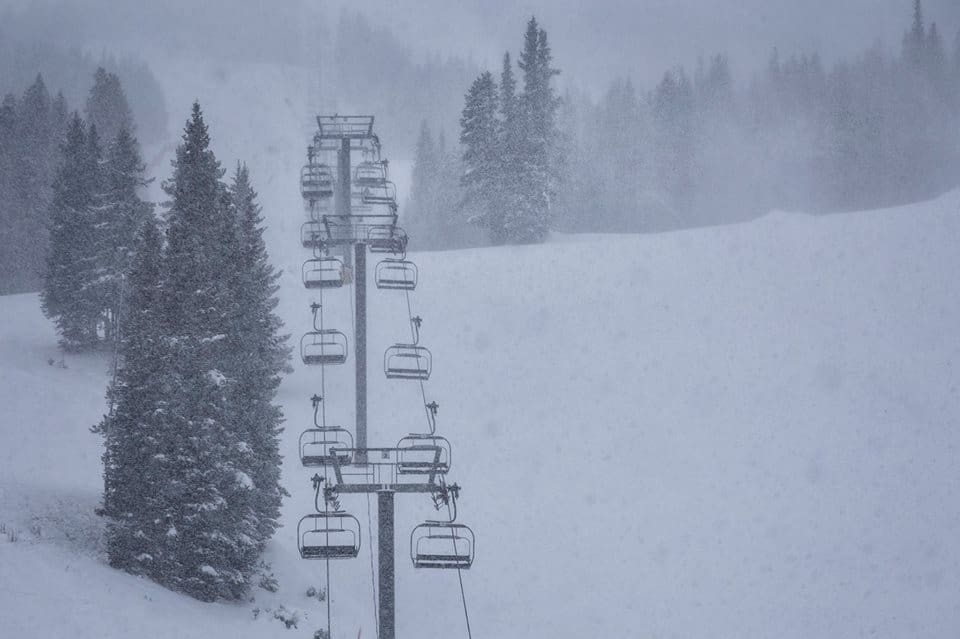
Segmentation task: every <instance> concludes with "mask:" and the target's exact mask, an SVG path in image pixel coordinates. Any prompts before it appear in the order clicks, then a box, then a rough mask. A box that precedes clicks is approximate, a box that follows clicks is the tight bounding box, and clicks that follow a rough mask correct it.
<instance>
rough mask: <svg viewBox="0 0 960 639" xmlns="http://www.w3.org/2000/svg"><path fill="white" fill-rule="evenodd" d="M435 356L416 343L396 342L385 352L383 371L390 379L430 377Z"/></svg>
mask: <svg viewBox="0 0 960 639" xmlns="http://www.w3.org/2000/svg"><path fill="white" fill-rule="evenodd" d="M432 368H433V356H432V355H431V354H430V350H429V349H427V348H426V347H423V346H417V345H415V344H394V345H393V346H391V347H390V348H388V349H387V350H386V352H384V354H383V372H384V373H385V374H386V376H387V378H388V379H419V380H427V379H430V371H431V370H432Z"/></svg>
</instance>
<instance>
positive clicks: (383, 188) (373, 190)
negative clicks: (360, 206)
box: [360, 182, 397, 204]
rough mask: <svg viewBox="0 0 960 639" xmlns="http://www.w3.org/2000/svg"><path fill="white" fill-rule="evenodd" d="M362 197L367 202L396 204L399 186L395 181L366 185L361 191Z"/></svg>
mask: <svg viewBox="0 0 960 639" xmlns="http://www.w3.org/2000/svg"><path fill="white" fill-rule="evenodd" d="M360 195H361V198H362V199H363V201H364V203H366V204H395V203H396V201H397V187H396V186H394V184H393V182H383V183H382V184H375V185H370V186H365V187H363V189H362V190H361V191H360Z"/></svg>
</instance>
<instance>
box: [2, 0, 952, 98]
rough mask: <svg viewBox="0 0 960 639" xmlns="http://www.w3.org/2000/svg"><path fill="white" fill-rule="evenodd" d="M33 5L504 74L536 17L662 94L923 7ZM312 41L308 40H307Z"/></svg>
mask: <svg viewBox="0 0 960 639" xmlns="http://www.w3.org/2000/svg"><path fill="white" fill-rule="evenodd" d="M24 6H29V7H31V8H32V10H33V12H34V14H35V15H37V16H40V17H39V18H37V17H34V19H33V23H34V24H31V25H29V26H31V27H34V28H31V29H29V31H37V32H42V33H45V34H47V36H48V37H51V38H56V39H57V40H58V41H61V42H62V41H64V40H67V41H74V42H71V43H77V44H84V45H89V44H90V42H93V43H95V44H96V45H100V44H101V43H104V42H117V41H118V38H119V39H122V44H121V45H120V46H122V47H124V48H125V49H127V50H130V51H131V52H133V53H136V49H137V47H138V44H139V43H142V42H148V43H150V44H152V45H166V46H170V47H174V48H176V49H178V50H183V49H185V48H190V47H191V46H199V47H206V48H207V49H208V50H210V51H212V50H216V51H217V52H218V54H219V55H231V53H230V52H237V53H238V55H241V56H243V57H246V58H249V57H250V56H256V55H265V56H271V55H272V56H275V57H276V56H290V55H297V53H296V52H300V51H303V50H304V48H309V46H310V42H309V39H310V38H313V37H316V38H323V37H324V35H323V34H322V33H320V32H318V33H316V34H314V33H313V32H312V30H311V29H309V28H305V27H304V25H305V24H309V23H310V20H308V19H306V18H305V17H304V16H308V15H309V14H314V15H319V16H321V17H322V19H323V20H324V21H326V22H327V23H328V24H330V25H332V24H335V22H336V20H337V16H338V15H339V12H340V8H341V7H343V6H351V7H353V8H355V9H357V10H359V11H362V12H363V13H365V14H367V15H368V16H369V18H370V19H371V20H372V21H373V22H374V23H375V24H377V25H381V26H385V27H388V28H390V29H392V30H393V31H394V32H395V33H396V34H397V35H398V36H399V37H400V38H401V39H402V40H403V41H404V42H405V43H407V44H408V45H409V46H410V48H411V50H412V51H414V52H417V53H440V54H444V55H459V56H462V57H472V58H473V59H474V60H475V61H476V62H479V63H481V64H483V65H485V66H488V67H497V66H499V59H500V56H501V55H502V54H503V51H504V50H505V49H509V50H511V51H512V52H514V53H516V52H517V51H518V50H519V48H520V46H521V42H522V35H523V30H524V25H525V22H526V20H527V18H528V17H529V16H530V15H532V14H535V15H536V16H537V17H538V19H540V21H541V23H542V24H543V25H544V26H545V27H546V28H547V30H548V32H549V33H550V36H551V40H552V46H553V49H554V54H555V57H556V60H557V63H558V65H559V66H560V67H561V68H562V69H563V70H564V72H565V73H564V76H565V77H564V81H568V79H570V80H573V81H574V82H575V83H576V84H577V85H580V86H585V87H588V88H592V89H595V90H596V89H598V88H600V87H603V86H605V85H606V84H607V83H608V82H609V80H610V79H611V78H613V77H616V76H621V75H629V76H631V77H633V78H634V79H635V80H637V81H638V82H639V83H640V85H641V86H651V85H652V84H653V83H654V82H655V81H656V80H657V79H658V78H659V76H660V75H661V74H662V73H663V71H664V70H665V69H667V68H669V67H672V66H674V65H677V64H684V65H686V66H687V67H688V68H689V67H692V66H693V65H694V64H695V63H696V59H697V56H698V55H710V54H712V53H715V52H724V53H727V54H728V55H729V56H730V58H731V62H732V64H733V66H734V69H735V71H737V72H738V77H741V78H743V77H744V73H745V72H750V71H752V70H754V69H756V68H757V67H758V66H759V65H762V64H763V63H764V62H765V61H766V59H767V57H768V56H769V54H770V51H771V50H772V48H773V47H774V46H778V47H779V48H780V50H781V52H782V53H783V54H785V55H789V54H791V53H794V52H810V51H813V50H818V51H820V52H821V54H822V55H823V56H824V58H825V60H826V61H827V63H828V64H829V63H830V62H831V61H832V60H834V59H836V58H837V57H838V56H849V55H852V54H855V53H857V52H859V51H862V50H863V49H865V48H866V47H868V46H869V45H870V44H872V43H873V42H874V41H875V40H876V39H877V38H882V40H883V41H884V42H885V43H886V44H887V46H889V47H895V48H899V45H900V38H901V35H902V33H903V31H904V30H905V28H906V27H907V25H908V24H909V22H910V18H911V12H912V0H521V1H519V2H517V1H514V0H402V1H400V0H362V1H358V0H352V1H350V2H347V1H345V0H325V1H324V0H203V2H199V1H196V0H165V1H164V2H155V3H147V2H143V0H72V1H67V0H0V9H2V8H4V7H15V8H16V7H24ZM924 6H925V9H926V18H927V21H928V22H929V21H930V20H933V19H935V20H937V21H938V22H939V25H940V27H941V32H942V33H943V35H944V40H945V41H946V42H947V44H948V46H952V44H953V40H954V37H955V35H956V33H957V30H958V29H960V0H925V1H924ZM198 33H199V34H202V35H200V36H199V37H198ZM121 34H123V35H122V38H121ZM304 40H308V42H306V43H304V42H303V41H304Z"/></svg>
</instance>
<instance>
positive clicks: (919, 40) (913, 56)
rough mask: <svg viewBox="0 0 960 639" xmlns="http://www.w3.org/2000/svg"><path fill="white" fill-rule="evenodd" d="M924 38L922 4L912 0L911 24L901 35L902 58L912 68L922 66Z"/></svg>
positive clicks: (925, 37) (924, 46) (925, 36)
mask: <svg viewBox="0 0 960 639" xmlns="http://www.w3.org/2000/svg"><path fill="white" fill-rule="evenodd" d="M926 39H927V35H926V29H925V28H924V24H923V6H922V5H921V2H920V0H913V24H911V25H910V30H909V31H907V32H906V34H904V36H903V59H904V61H905V62H906V63H907V64H908V65H909V66H910V67H911V68H913V69H920V68H921V67H922V66H923V63H924V50H925V49H926Z"/></svg>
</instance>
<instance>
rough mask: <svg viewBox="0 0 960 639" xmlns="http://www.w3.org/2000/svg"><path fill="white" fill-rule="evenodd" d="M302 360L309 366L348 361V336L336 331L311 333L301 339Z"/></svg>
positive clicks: (324, 330) (327, 330)
mask: <svg viewBox="0 0 960 639" xmlns="http://www.w3.org/2000/svg"><path fill="white" fill-rule="evenodd" d="M300 359H302V360H303V363H304V364H307V365H309V366H313V365H317V364H320V365H323V364H343V363H344V362H346V361H347V336H346V335H344V334H343V333H342V332H341V331H338V330H335V329H329V328H328V329H323V330H317V331H310V332H309V333H306V334H305V335H304V336H303V337H301V338H300Z"/></svg>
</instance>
